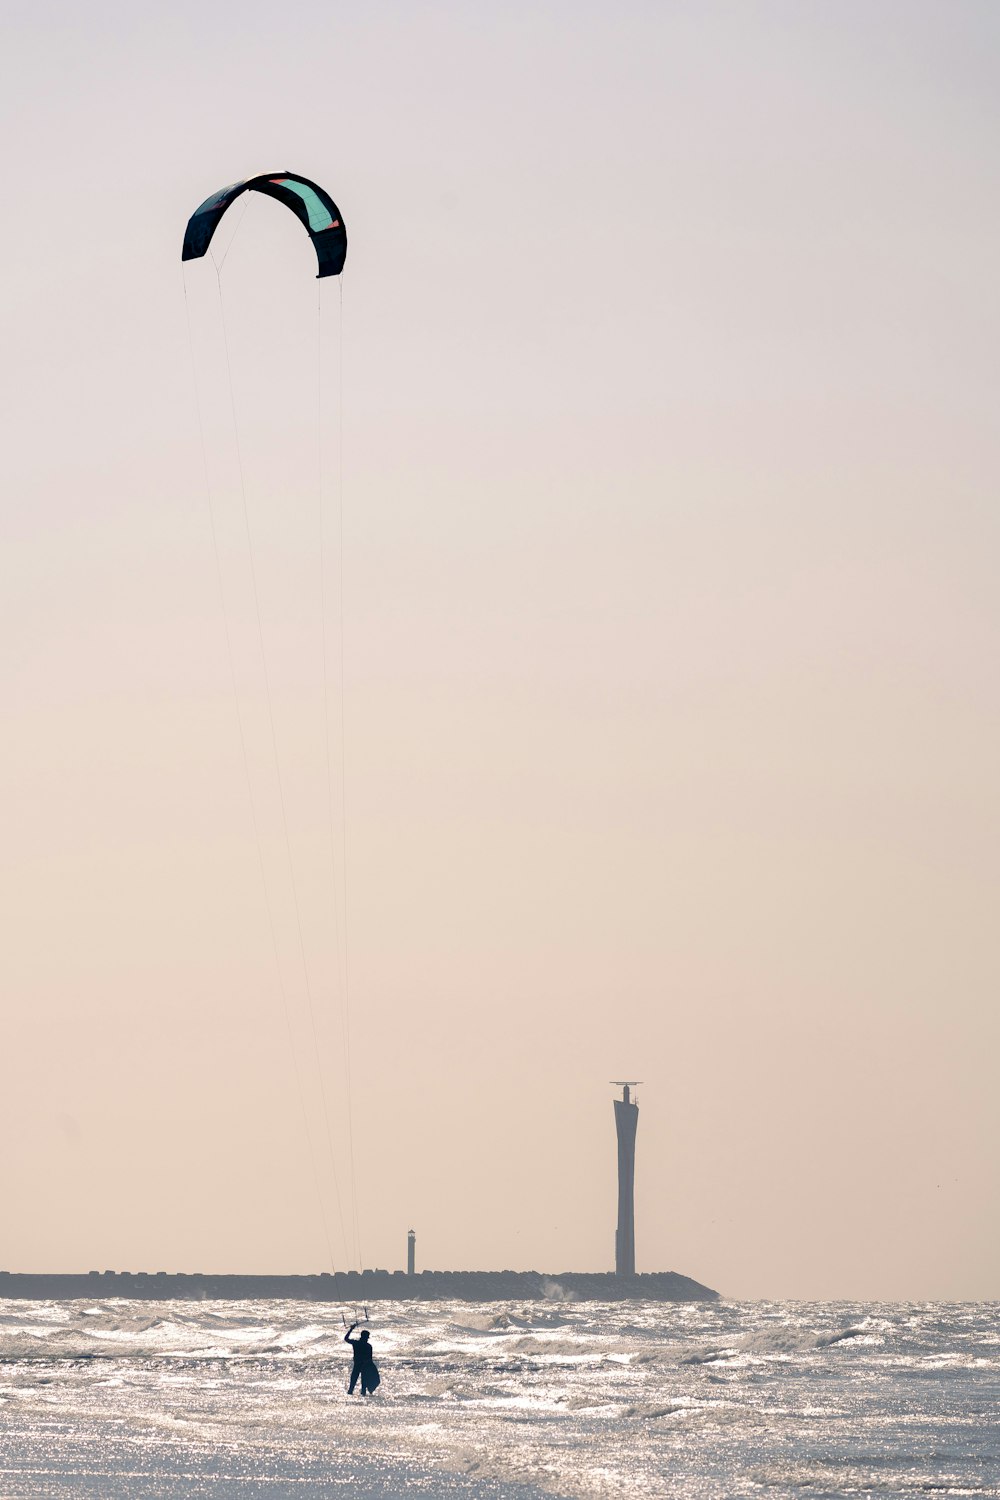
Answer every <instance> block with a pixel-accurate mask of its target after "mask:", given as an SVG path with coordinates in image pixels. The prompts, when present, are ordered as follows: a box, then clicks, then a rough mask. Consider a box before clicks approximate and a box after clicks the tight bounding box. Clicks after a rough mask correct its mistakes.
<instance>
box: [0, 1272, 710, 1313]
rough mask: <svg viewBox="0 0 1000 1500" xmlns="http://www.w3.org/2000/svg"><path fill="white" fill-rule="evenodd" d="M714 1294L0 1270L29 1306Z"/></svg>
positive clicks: (6, 1285) (346, 1275)
mask: <svg viewBox="0 0 1000 1500" xmlns="http://www.w3.org/2000/svg"><path fill="white" fill-rule="evenodd" d="M718 1295H719V1294H718V1292H714V1291H712V1290H711V1288H710V1287H707V1286H702V1285H701V1283H700V1282H697V1281H693V1280H692V1279H691V1277H690V1276H681V1275H680V1274H679V1273H678V1272H676V1271H648V1272H646V1273H644V1274H642V1275H637V1276H615V1275H613V1274H612V1273H610V1272H592V1273H590V1272H582V1271H561V1272H558V1273H547V1272H543V1271H418V1272H417V1273H416V1274H415V1275H413V1276H409V1275H407V1273H406V1272H405V1271H380V1270H375V1271H339V1272H336V1273H330V1272H324V1273H322V1274H321V1275H318V1276H229V1275H205V1274H203V1273H202V1272H199V1271H195V1272H187V1273H185V1272H180V1271H178V1272H166V1271H157V1272H148V1271H91V1272H89V1273H87V1274H68V1275H32V1274H31V1273H30V1272H13V1271H0V1298H3V1297H22V1298H23V1297H29V1298H32V1299H33V1300H36V1301H47V1300H53V1301H55V1300H66V1299H75V1298H95V1299H104V1298H107V1297H128V1298H130V1299H132V1300H147V1301H154V1302H159V1301H167V1300H169V1299H171V1298H175V1297H176V1298H181V1299H186V1300H189V1301H204V1300H207V1299H210V1298H211V1299H219V1300H230V1301H244V1300H250V1299H258V1298H281V1299H286V1298H290V1299H293V1300H296V1299H297V1300H299V1301H303V1302H347V1303H352V1304H353V1303H357V1304H360V1305H364V1304H366V1303H369V1302H385V1301H393V1302H405V1301H410V1300H412V1301H419V1302H431V1301H465V1302H502V1301H510V1300H519V1299H524V1300H525V1301H544V1300H553V1301H568V1302H629V1301H649V1302H713V1301H715V1300H716V1299H717V1298H718Z"/></svg>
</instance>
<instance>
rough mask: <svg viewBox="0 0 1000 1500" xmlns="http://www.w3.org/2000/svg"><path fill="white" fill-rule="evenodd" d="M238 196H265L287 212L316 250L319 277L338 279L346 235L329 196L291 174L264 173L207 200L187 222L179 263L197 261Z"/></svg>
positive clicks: (312, 183) (221, 191)
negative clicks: (244, 194)
mask: <svg viewBox="0 0 1000 1500" xmlns="http://www.w3.org/2000/svg"><path fill="white" fill-rule="evenodd" d="M241 193H264V194H266V195H267V197H268V198H276V199H277V200H278V202H279V203H283V204H284V205H285V207H286V208H290V209H291V211H292V213H293V214H294V215H295V217H296V218H297V219H298V220H299V221H300V223H301V224H302V225H303V227H304V228H305V230H306V232H307V234H308V235H309V238H310V239H311V240H312V242H313V246H314V247H315V250H316V259H317V260H318V262H319V272H318V275H319V276H339V275H340V273H341V271H342V270H343V269H344V261H345V260H346V258H347V231H346V230H345V228H344V221H343V219H342V218H341V216H340V209H339V208H338V207H337V205H336V203H334V201H333V199H332V198H331V197H330V194H329V193H327V192H325V191H324V190H323V188H321V187H320V186H319V184H318V183H315V182H310V181H309V179H308V177H298V176H297V175H296V174H295V173H294V172H273V173H265V174H264V175H263V176H261V177H249V178H247V180H246V182H234V183H231V184H230V186H229V187H224V188H220V189H219V191H218V192H217V193H213V194H212V196H211V198H206V199H205V201H204V203H202V204H201V205H200V207H198V208H196V209H195V211H194V213H193V214H192V215H191V217H190V219H189V220H188V226H187V229H185V231H184V249H183V250H182V251H181V260H199V259H200V258H201V256H203V255H204V254H205V251H206V250H207V249H208V247H209V245H210V244H211V243H212V236H213V234H214V233H215V231H216V230H217V229H218V227H219V222H220V220H221V218H222V215H223V214H224V213H225V211H226V209H227V208H228V207H229V205H230V204H231V203H233V202H235V200H236V199H237V198H238V197H239V196H240V194H241Z"/></svg>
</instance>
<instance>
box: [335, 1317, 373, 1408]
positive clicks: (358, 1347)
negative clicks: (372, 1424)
mask: <svg viewBox="0 0 1000 1500" xmlns="http://www.w3.org/2000/svg"><path fill="white" fill-rule="evenodd" d="M357 1326H358V1325H357V1323H352V1324H351V1326H350V1328H349V1329H348V1330H347V1332H346V1334H345V1335H344V1343H345V1344H350V1346H351V1353H352V1354H353V1355H354V1364H353V1366H352V1368H351V1380H350V1384H349V1385H348V1387H347V1394H348V1395H349V1396H353V1395H354V1387H355V1386H356V1385H357V1383H358V1376H359V1375H360V1377H361V1394H362V1396H370V1395H371V1393H372V1391H373V1390H374V1389H375V1387H376V1386H377V1385H378V1384H379V1373H378V1370H377V1369H376V1366H375V1361H374V1359H373V1358H372V1346H371V1344H370V1343H369V1342H368V1340H367V1339H364V1338H359V1339H352V1338H351V1334H352V1333H353V1331H354V1329H355V1328H357Z"/></svg>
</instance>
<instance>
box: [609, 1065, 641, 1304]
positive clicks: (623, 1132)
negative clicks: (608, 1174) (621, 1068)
mask: <svg viewBox="0 0 1000 1500" xmlns="http://www.w3.org/2000/svg"><path fill="white" fill-rule="evenodd" d="M614 1087H615V1088H616V1089H621V1091H622V1096H621V1098H620V1099H616V1100H615V1129H616V1130H617V1132H618V1228H617V1230H616V1231H615V1275H616V1276H634V1275H635V1132H636V1127H637V1126H638V1124H639V1106H638V1104H633V1102H632V1096H631V1094H630V1092H629V1091H630V1089H634V1088H637V1087H638V1081H637V1080H636V1081H634V1080H632V1079H629V1081H628V1082H627V1083H625V1082H623V1081H621V1080H618V1081H616V1082H615V1084H614Z"/></svg>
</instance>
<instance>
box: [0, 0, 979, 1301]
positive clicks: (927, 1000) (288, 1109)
mask: <svg viewBox="0 0 1000 1500" xmlns="http://www.w3.org/2000/svg"><path fill="white" fill-rule="evenodd" d="M4 15H5V20H4V24H3V34H2V37H0V119H2V129H3V135H4V138H5V140H6V141H7V143H8V146H7V169H6V173H5V181H4V195H3V205H4V212H3V219H4V226H5V228H4V234H3V239H2V248H0V269H2V287H3V291H2V293H0V306H2V326H0V350H2V354H0V381H2V400H0V411H2V417H3V446H2V466H3V467H2V472H3V484H2V494H0V630H2V640H3V651H2V655H0V693H2V698H0V701H2V705H3V730H2V735H0V799H2V800H0V808H2V838H0V902H2V911H3V927H2V930H3V940H2V945H0V992H2V1005H3V1011H2V1024H3V1049H2V1054H0V1056H2V1063H0V1129H2V1133H3V1151H2V1153H0V1266H3V1267H5V1268H8V1269H38V1270H57V1269H60V1270H71V1269H82V1270H87V1269H91V1268H103V1267H104V1266H115V1267H120V1268H131V1269H149V1270H157V1269H187V1270H204V1271H209V1270H227V1269H228V1270H276V1271H277V1270H311V1269H317V1270H318V1269H322V1268H323V1267H324V1266H325V1265H326V1264H328V1252H327V1247H326V1244H325V1240H324V1230H323V1228H322V1224H321V1219H320V1213H319V1204H320V1202H321V1201H322V1204H323V1207H324V1208H325V1212H326V1216H327V1219H328V1221H329V1226H330V1228H329V1233H330V1239H331V1243H332V1249H333V1255H334V1259H335V1261H336V1263H337V1264H338V1265H339V1266H343V1265H344V1264H345V1263H350V1262H353V1261H355V1259H356V1256H357V1253H358V1251H357V1249H356V1247H355V1245H354V1244H353V1239H354V1236H353V1230H352V1221H353V1211H352V1194H351V1189H350V1166H349V1160H350V1152H349V1149H348V1145H347V1139H348V1135H347V1123H346V1117H347V1110H346V1087H345V1065H344V1044H343V1021H342V1017H343V1002H342V991H341V987H340V984H339V975H340V972H341V969H342V947H341V938H340V935H339V932H338V928H337V925H336V924H335V921H334V914H335V910H336V905H337V899H339V898H335V897H334V894H333V891H332V881H331V860H330V849H331V844H332V846H333V849H334V854H335V862H336V867H337V870H338V877H339V878H340V879H341V881H342V876H343V869H342V866H343V837H342V827H341V823H340V820H339V813H338V811H337V809H338V808H339V802H338V798H339V785H340V781H339V778H340V764H339V746H340V721H339V703H340V685H339V678H338V662H339V650H340V631H339V624H338V618H339V608H340V601H339V597H338V585H337V568H338V564H337V559H336V556H335V555H334V552H335V549H334V547H333V545H332V543H333V541H334V539H335V536H336V529H337V524H338V522H337V506H338V498H339V491H338V485H337V482H336V473H337V465H338V461H339V460H338V446H339V441H338V423H339V417H338V401H337V389H336V387H337V378H336V377H337V361H338V358H339V355H338V346H339V339H340V332H341V325H340V319H341V309H340V301H339V291H340V288H339V287H338V285H337V284H336V283H329V282H327V283H325V284H324V287H323V293H322V297H323V306H322V319H323V323H322V335H321V339H320V345H321V353H322V360H323V364H324V390H323V429H322V445H323V451H324V464H325V467H326V475H327V484H326V489H325V492H324V495H323V504H322V509H323V513H324V514H323V525H324V529H325V535H326V544H325V552H324V555H325V560H326V564H327V567H326V571H325V582H324V588H325V610H326V624H327V629H326V639H327V666H328V674H327V675H328V679H329V684H330V687H329V703H328V708H329V716H328V718H329V723H330V726H331V735H330V739H331V768H332V777H331V781H332V785H333V793H334V795H333V804H334V815H333V817H332V818H331V814H330V811H329V801H330V799H329V798H328V783H327V760H326V740H325V731H324V707H323V680H324V676H323V667H322V639H323V635H322V619H323V616H322V614H321V600H320V567H319V556H320V550H319V541H318V538H319V514H320V501H319V492H318V484H317V458H316V455H317V362H318V361H317V352H318V346H317V291H318V287H319V284H318V283H317V282H316V281H315V279H314V270H315V267H314V263H313V256H312V251H311V249H310V247H309V244H308V241H307V240H306V238H305V236H304V235H303V234H302V232H301V230H300V228H299V226H298V225H297V224H296V223H295V221H294V220H293V219H292V218H291V216H290V215H286V214H283V212H282V210H281V209H280V208H278V207H277V206H276V205H274V204H273V203H269V202H266V201H264V200H262V199H259V198H258V199H256V200H255V201H253V202H252V203H251V207H250V209H249V210H248V213H247V216H246V219H245V220H244V222H243V224H242V225H241V227H240V232H239V235H238V237H237V238H236V240H235V241H234V242H233V247H232V250H231V253H230V255H229V257H228V258H227V260H226V264H225V269H224V272H223V276H222V282H223V285H224V287H225V294H226V311H227V321H228V327H229V333H230V340H231V353H232V364H233V372H234V394H235V398H236V402H237V410H238V418H239V422H240V429H241V443H242V457H243V467H244V475H245V483H246V495H247V514H248V517H249V520H250V523H251V529H252V534H253V539H254V556H255V562H256V566H257V572H258V589H259V598H260V608H261V623H262V631H263V636H264V642H265V650H266V653H267V663H268V675H269V679H270V685H271V701H272V708H273V714H274V725H275V736H276V740H277V743H278V747H279V761H280V765H281V787H280V791H279V786H278V781H277V778H276V775H275V770H274V761H273V757H272V753H271V740H270V729H269V725H268V719H267V707H266V697H265V692H264V682H263V671H262V668H261V662H260V653H259V648H258V642H257V635H256V623H255V614H254V605H253V599H252V592H251V590H250V587H249V564H248V557H247V553H246V546H245V534H244V531H243V520H242V511H241V500H240V494H239V483H238V470H237V467H236V459H235V453H234V450H233V444H232V432H231V427H229V426H227V421H228V416H227V410H228V408H227V405H226V403H227V400H228V396H227V394H226V392H227V386H226V383H225V372H224V361H223V360H222V357H221V343H220V337H219V332H220V325H219V305H218V298H217V291H216V282H215V273H214V270H213V268H212V266H211V264H210V262H208V261H204V262H201V263H198V264H196V265H193V266H191V267H190V268H189V270H188V273H187V284H188V292H189V305H190V311H191V316H192V324H193V329H194V354H195V365H196V368H197V370H198V372H199V380H200V382H201V391H202V400H203V410H204V415H205V424H206V448H207V450H208V460H209V465H208V467H209V476H210V480H211V484H212V488H213V499H214V505H215V518H216V527H217V534H218V538H219V557H220V564H221V572H222V581H223V589H224V593H225V599H226V608H225V612H224V611H223V608H222V603H221V600H220V590H219V586H218V580H217V576H216V567H215V561H214V555H213V549H212V535H211V528H210V524H209V513H208V510H207V508H206V496H205V477H204V470H203V465H202V458H201V452H200V448H199V439H198V423H197V417H196V405H195V400H194V396H193V390H192V371H191V360H190V347H189V343H188V335H187V329H186V324H185V306H184V296H183V291H182V277H181V268H180V263H179V252H180V242H181V236H182V233H183V227H184V223H185V220H186V218H187V216H188V214H189V213H190V212H191V211H192V210H193V209H194V207H195V206H196V205H197V204H198V203H199V202H200V201H201V200H202V199H203V198H204V197H206V196H207V195H208V193H210V192H211V191H212V190H213V189H214V188H216V187H218V186H220V185H222V184H224V183H228V182H231V181H233V180H234V179H236V178H239V177H243V176H247V175H251V174H253V173H256V172H261V171H270V170H282V169H292V170H296V171H299V172H303V173H305V174H306V175H308V176H311V177H314V178H317V179H319V180H320V181H322V182H323V183H324V184H325V185H326V186H328V187H329V189H330V190H331V191H332V192H333V194H334V196H335V197H336V198H337V200H338V202H339V204H340V206H341V208H342V210H343V213H344V216H345V220H346V223H347V227H348V232H349V237H350V249H349V253H348V264H347V273H346V275H345V277H344V280H343V362H344V400H343V429H344V443H343V462H344V485H343V501H344V595H343V611H344V633H343V644H344V654H345V683H344V689H345V707H346V730H345V743H346V775H345V786H346V808H347V839H348V845H347V849H348V853H347V872H348V886H349V892H348V904H349V925H348V931H349V942H350V970H351V996H352V1008H353V1060H354V1067H353V1093H354V1112H353V1113H354V1137H355V1159H356V1176H357V1211H358V1224H359V1229H360V1241H361V1244H360V1255H361V1258H362V1260H363V1263H364V1264H366V1265H379V1266H388V1267H397V1266H399V1265H401V1264H403V1258H404V1255H405V1236H406V1230H407V1229H408V1228H409V1227H410V1226H411V1225H412V1226H413V1227H414V1228H415V1229H416V1231H417V1235H418V1242H417V1244H418V1261H419V1263H420V1264H421V1265H430V1266H436V1267H441V1268H444V1267H497V1268H501V1267H516V1268H527V1267H537V1268H539V1269H546V1270H553V1271H554V1270H559V1269H580V1270H584V1269H601V1268H606V1267H609V1266H611V1265H612V1264H613V1236H614V1214H615V1178H614V1172H615V1155H614V1129H613V1119H612V1108H611V1098H612V1095H613V1090H612V1089H611V1088H610V1087H609V1086H608V1082H607V1080H609V1079H611V1078H620V1077H638V1078H641V1079H643V1080H644V1087H643V1088H641V1089H640V1090H639V1099H640V1109H641V1113H640V1122H639V1136H638V1160H637V1259H638V1263H639V1268H640V1269H643V1270H654V1269H676V1270H680V1271H684V1272H686V1273H688V1274H690V1275H692V1276H695V1277H697V1278H699V1279H700V1280H703V1281H706V1282H708V1283H709V1284H710V1285H713V1286H715V1287H718V1288H719V1289H721V1290H722V1291H723V1292H724V1293H728V1294H731V1295H746V1296H758V1295H759V1296H799V1297H811V1296H817V1297H829V1296H838V1295H842V1296H845V1297H853V1296H868V1295H871V1296H898V1297H919V1298H922V1297H1000V1268H998V1261H997V1253H996V1247H997V1243H998V1239H1000V1172H998V1155H1000V1090H998V1088H997V1082H996V1068H997V1050H998V1042H1000V1022H998V1008H997V997H998V981H1000V951H998V917H997V913H998V894H1000V891H998V875H1000V857H998V835H1000V798H998V771H997V767H998V764H1000V673H998V666H1000V662H998V655H1000V652H998V647H1000V590H998V586H997V556H998V544H1000V509H998V480H1000V425H998V422H997V398H998V394H1000V392H998V384H1000V381H998V373H1000V371H998V354H997V350H998V344H1000V298H998V292H997V266H998V252H1000V243H998V240H1000V235H998V229H1000V208H998V204H1000V194H998V191H997V188H998V167H1000V120H998V113H1000V105H998V100H1000V9H998V8H997V6H996V5H995V4H992V3H961V0H940V3H935V4H926V3H921V0H899V3H891V0H857V3H852V0H837V3H810V4H804V3H770V0H759V3H746V0H734V3H730V4H717V3H711V0H698V3H695V0H689V3H686V4H677V3H671V0H657V3H656V4H652V3H650V4H641V3H637V0H631V3H629V0H625V3H618V4H616V5H614V6H611V5H608V4H601V5H596V4H590V3H586V0H584V3H581V0H577V3H574V4H572V5H570V4H568V3H560V4H555V3H552V4H544V3H543V4H539V3H532V4H531V5H527V4H521V3H518V0H505V3H504V4H502V5H501V4H485V3H480V4H475V5H473V4H464V5H458V4H452V5H446V4H438V5H420V4H408V5H393V4H386V3H374V4H372V3H369V4H361V3H330V0H324V3H322V4H320V3H299V4H294V5H285V6H276V5H270V4H258V3H253V0H243V3H241V4H240V5H239V6H237V5H235V4H228V5H222V4H217V3H213V0H198V3H197V4H195V3H193V0H174V3H172V4H171V5H169V6H167V5H165V4H162V5H135V4H124V3H121V4H113V3H108V0H96V3H92V4H88V5H86V6H83V5H74V4H67V3H63V4H50V3H45V0H30V3H22V0H8V3H7V5H6V6H5V8H4ZM228 233H229V227H228V225H227V230H226V234H227V236H228ZM227 622H228V625H229V631H230V638H231V641H232V647H233V665H234V670H235V674H236V680H237V686H238V697H239V702H240V708H241V713H242V716H243V725H244V734H245V737H246V743H247V765H248V767H249V771H250V786H251V788H252V791H253V802H254V808H255V810H256V817H257V822H258V828H259V830H260V857H258V846H257V843H256V842H255V836H254V825H253V820H252V816H251V803H250V797H249V795H248V786H247V776H246V774H245V770H244V762H243V758H242V753H241V748H240V732H239V721H238V719H237V713H236V705H235V699H234V693H233V686H232V682H231V679H230V668H229V664H228V659H227V649H226V624H227ZM280 792H283V794H284V798H285V804H286V815H287V826H288V843H289V847H290V849H291V866H292V869H293V870H294V882H295V896H297V900H298V908H299V916H300V919H301V924H302V950H304V952H305V955H306V964H307V966H308V970H309V976H310V986H311V991H312V996H313V1008H314V1019H315V1031H316V1037H317V1039H318V1041H319V1049H318V1051H317V1048H316V1046H315V1044H314V1041H313V1034H312V1023H311V1022H310V1020H309V1013H308V1005H307V1000H306V995H305V982H304V980H303V971H302V965H301V953H300V949H299V945H298V927H297V922H296V918H295V898H294V897H293V891H292V881H291V877H290V875H289V861H288V857H287V850H286V847H285V843H284V831H283V825H282V819H281V812H280ZM262 866H263V870H264V876H265V880H266V885H267V892H268V897H267V900H265V896H264V885H263V883H262V879H261V868H262ZM268 905H269V906H270V910H271V913H272V917H273V921H274V925H275V936H276V946H277V963H276V962H275V956H274V950H273V948H272V945H271V941H270V938H269V936H268V920H267V911H268ZM279 976H280V977H279ZM282 988H283V989H284V993H285V999H286V1001H287V1006H288V1014H289V1019H290V1032H291V1039H290V1038H289V1029H288V1028H287V1027H286V1024H285V1020H284V1018H283V1009H282V999H281V993H282ZM318 1059H319V1060H321V1063H322V1068H323V1074H324V1078H325V1087H326V1092H327V1095H328V1110H329V1116H330V1136H331V1138H332V1141H333V1147H334V1155H335V1157H336V1161H337V1166H338V1171H339V1175H340V1178H341V1193H342V1198H343V1202H344V1217H345V1220H346V1229H345V1232H344V1233H342V1232H341V1227H340V1220H339V1214H338V1210H337V1203H336V1195H335V1193H334V1190H333V1188H332V1186H331V1181H330V1171H329V1152H328V1146H327V1135H326V1128H325V1125H324V1122H323V1109H322V1103H321V1097H320V1085H319V1076H318V1071H317V1061H318ZM293 1064H294V1066H293ZM296 1067H297V1069H298V1073H299V1080H300V1081H299V1085H298V1086H297V1085H296V1081H295V1068H296ZM303 1116H304V1117H303ZM310 1142H311V1149H312V1153H313V1156H314V1158H315V1163H316V1171H315V1177H314V1175H313V1171H312V1168H311V1167H310ZM317 1179H318V1182H319V1187H318V1188H317V1185H316V1182H317ZM345 1238H346V1240H347V1241H349V1242H350V1243H348V1245H347V1247H346V1249H345V1247H344V1241H345Z"/></svg>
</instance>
